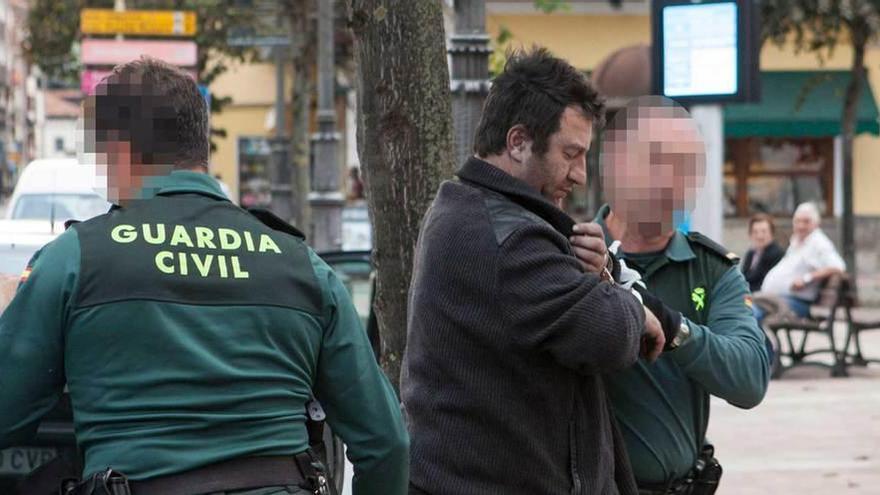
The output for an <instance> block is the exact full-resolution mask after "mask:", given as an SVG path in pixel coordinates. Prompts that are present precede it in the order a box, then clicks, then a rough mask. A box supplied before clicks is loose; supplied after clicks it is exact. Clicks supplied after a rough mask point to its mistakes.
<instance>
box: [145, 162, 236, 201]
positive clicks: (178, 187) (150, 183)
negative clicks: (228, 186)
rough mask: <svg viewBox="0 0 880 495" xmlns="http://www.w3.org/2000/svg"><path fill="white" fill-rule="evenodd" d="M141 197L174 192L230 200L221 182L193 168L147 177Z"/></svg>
mask: <svg viewBox="0 0 880 495" xmlns="http://www.w3.org/2000/svg"><path fill="white" fill-rule="evenodd" d="M140 192H141V199H150V198H153V197H155V196H164V195H173V194H186V193H193V194H201V195H204V196H209V197H211V198H214V199H218V200H222V201H229V198H228V197H226V195H225V194H223V190H222V189H220V184H219V183H218V182H217V180H216V179H214V178H213V177H211V176H210V175H208V174H205V173H201V172H193V171H191V170H175V171H173V172H171V173H170V174H168V175H160V176H155V177H145V178H144V185H143V187H142V188H141V191H140Z"/></svg>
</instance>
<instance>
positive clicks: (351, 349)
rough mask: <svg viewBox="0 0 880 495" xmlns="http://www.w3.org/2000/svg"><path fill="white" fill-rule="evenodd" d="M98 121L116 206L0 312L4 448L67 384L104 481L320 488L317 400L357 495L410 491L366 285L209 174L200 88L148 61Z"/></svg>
mask: <svg viewBox="0 0 880 495" xmlns="http://www.w3.org/2000/svg"><path fill="white" fill-rule="evenodd" d="M85 117H86V118H85V120H86V125H87V131H86V139H87V146H92V145H93V146H94V149H93V150H89V151H94V152H95V153H96V154H97V156H98V157H99V158H98V161H99V162H101V161H103V162H104V164H105V165H106V167H107V170H108V184H109V189H108V191H109V198H110V199H111V201H112V202H113V203H115V204H116V206H114V207H113V209H112V210H111V211H110V212H109V213H107V214H105V215H101V216H98V217H95V218H94V219H91V220H88V221H85V222H82V223H79V224H76V225H74V226H73V227H72V228H70V229H69V230H67V231H66V232H65V233H64V234H62V235H61V236H60V237H58V238H57V239H56V240H55V241H53V242H51V243H50V244H48V245H47V246H45V247H44V248H43V249H42V250H40V251H39V252H38V253H37V254H36V255H35V256H34V258H33V259H32V260H31V262H30V264H29V266H28V269H27V271H26V273H25V275H24V276H23V277H22V278H23V282H22V283H21V285H20V287H19V289H18V292H17V295H16V297H15V299H14V300H13V302H12V303H11V305H10V306H9V308H8V309H7V311H6V312H5V313H4V314H3V316H2V319H0V390H2V393H0V448H3V447H4V446H8V445H11V444H14V443H19V442H23V441H26V440H27V439H28V438H29V437H30V436H31V435H32V434H33V433H34V430H35V428H36V426H37V424H38V423H39V421H40V418H41V417H42V416H43V415H44V414H45V413H46V412H47V411H49V410H50V409H51V408H52V406H53V404H55V402H56V401H57V399H58V397H59V395H60V394H61V391H62V388H63V387H64V385H65V384H67V386H68V387H69V391H70V397H71V402H72V405H73V415H74V426H75V432H76V438H77V443H78V445H79V448H80V449H81V451H82V452H83V454H84V469H83V474H84V478H85V479H86V480H89V479H91V480H92V481H96V482H97V484H98V485H100V484H101V483H102V482H103V481H104V480H103V478H104V477H105V476H106V475H110V479H111V480H113V479H116V480H118V479H120V477H119V476H117V475H115V474H113V473H110V472H109V471H107V469H108V467H109V468H112V470H113V472H114V473H116V472H118V473H121V474H122V475H124V476H127V478H128V480H129V484H130V488H131V492H132V493H134V494H135V495H138V494H163V495H170V494H189V493H206V492H211V493H215V492H220V493H239V491H242V493H244V491H247V490H256V489H259V490H256V491H253V493H260V494H263V493H313V492H314V493H317V491H318V490H319V488H320V486H319V485H320V484H321V480H322V478H323V475H322V473H321V472H320V471H319V470H317V469H315V465H314V464H312V463H311V462H310V461H312V459H311V458H310V457H309V456H307V455H303V454H302V453H303V452H304V451H306V449H307V447H308V435H307V431H306V424H305V415H306V403H307V401H309V398H310V396H311V395H312V393H314V395H315V396H317V398H318V399H319V400H320V401H321V403H322V404H323V406H324V408H325V410H326V414H327V419H328V421H329V424H330V425H331V426H332V428H333V431H334V432H335V433H336V434H338V435H339V436H340V437H341V438H342V439H343V440H344V441H345V443H346V444H347V446H348V456H349V458H350V459H351V461H352V463H353V464H354V469H355V476H354V483H353V493H355V494H381V495H386V494H402V493H405V490H406V486H407V483H408V464H407V463H408V437H407V434H406V431H405V429H404V427H403V424H402V420H401V416H400V409H399V403H398V400H397V398H396V397H395V394H394V392H393V389H392V388H391V386H390V385H389V383H388V381H387V380H386V379H385V377H384V375H383V374H382V372H381V370H380V369H379V368H378V366H377V364H376V361H375V358H374V357H373V353H372V350H371V347H370V343H369V342H368V340H367V336H366V333H365V332H364V330H363V328H362V326H361V323H360V320H359V318H358V315H357V313H356V312H355V309H354V307H353V305H352V302H351V300H350V298H349V295H348V293H347V292H346V290H345V288H344V287H343V285H342V284H341V283H340V281H339V279H338V278H337V276H336V275H335V274H334V272H333V271H332V270H331V269H330V268H329V267H328V265H326V264H325V263H324V262H322V261H321V259H320V258H318V256H317V255H316V254H315V253H314V252H313V251H312V250H311V249H309V247H308V246H307V245H306V244H305V242H304V240H303V238H302V237H301V235H300V234H298V233H297V232H296V230H295V229H293V228H292V227H290V226H288V225H286V224H285V223H283V222H281V221H280V220H277V218H274V217H271V216H270V215H265V214H263V215H262V216H261V218H262V221H261V220H260V219H258V218H257V217H256V216H254V215H252V214H250V213H249V212H247V211H245V210H242V209H240V208H239V207H237V206H235V205H233V204H232V203H231V202H230V201H229V199H228V198H227V197H226V196H225V195H224V194H223V193H222V192H221V190H220V188H219V186H218V185H217V181H215V180H214V179H213V178H212V177H211V176H209V175H207V174H206V172H207V168H206V166H205V165H206V164H207V163H208V118H207V111H206V106H205V101H204V99H203V98H202V96H201V95H200V94H199V91H198V89H197V87H196V85H195V83H194V82H193V81H192V80H191V79H190V78H189V77H188V76H187V75H186V74H184V73H183V72H181V71H180V70H178V69H176V68H173V67H171V66H169V65H167V64H165V63H162V62H159V61H156V60H153V59H149V58H142V59H140V60H137V61H134V62H131V63H128V64H125V65H122V66H119V67H117V68H116V69H115V70H114V72H113V74H112V75H111V76H109V77H108V78H107V79H106V80H105V81H104V82H103V83H102V84H101V85H100V86H99V87H98V89H97V90H96V95H95V96H93V97H91V98H90V99H89V100H88V101H87V102H86V105H85ZM89 143H91V144H89ZM99 166H100V164H99ZM96 473H98V475H97V476H93V475H95V474H96ZM273 487H274V489H273ZM237 490H238V491H237ZM81 493H91V488H90V487H86V488H84V489H82V491H81ZM94 493H102V492H100V491H95V492H94ZM248 493H251V492H248ZM322 493H323V492H322Z"/></svg>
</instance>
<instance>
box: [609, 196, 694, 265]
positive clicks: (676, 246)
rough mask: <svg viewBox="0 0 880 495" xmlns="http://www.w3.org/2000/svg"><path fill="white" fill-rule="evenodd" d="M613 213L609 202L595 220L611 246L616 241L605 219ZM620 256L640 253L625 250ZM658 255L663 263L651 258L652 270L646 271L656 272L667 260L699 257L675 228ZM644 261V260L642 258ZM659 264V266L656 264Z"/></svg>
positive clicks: (625, 256)
mask: <svg viewBox="0 0 880 495" xmlns="http://www.w3.org/2000/svg"><path fill="white" fill-rule="evenodd" d="M609 213H611V207H610V206H609V205H607V204H605V205H602V207H601V208H599V212H598V213H597V214H596V218H595V222H596V223H598V224H599V225H600V226H601V227H602V232H603V233H604V234H605V244H606V245H608V246H610V245H611V244H612V243H613V242H614V238H613V237H612V236H611V233H610V232H609V231H608V226H607V225H606V224H605V219H606V218H608V214H609ZM617 255H618V257H619V258H623V259H627V257H628V256H629V257H639V256H638V255H639V253H629V254H628V253H626V252H624V251H618V253H617ZM657 255H658V256H661V257H662V259H663V261H664V262H663V263H662V264H658V263H654V261H656V260H651V261H650V262H649V263H647V264H648V265H650V268H651V269H650V270H648V269H646V272H654V271H656V270H657V269H658V268H660V266H662V265H664V264H666V263H667V262H670V261H671V262H676V263H680V262H683V261H688V260H692V259H694V258H696V257H697V255H696V254H694V250H693V249H691V245H690V243H689V242H688V240H687V236H686V235H685V234H683V233H681V231H679V230H678V229H676V230H675V233H674V234H673V235H672V239H670V240H669V243H668V244H666V248H665V249H664V250H663V251H662V253H658V254H657ZM642 261H644V260H642ZM654 265H657V266H654ZM649 275H650V273H646V276H649Z"/></svg>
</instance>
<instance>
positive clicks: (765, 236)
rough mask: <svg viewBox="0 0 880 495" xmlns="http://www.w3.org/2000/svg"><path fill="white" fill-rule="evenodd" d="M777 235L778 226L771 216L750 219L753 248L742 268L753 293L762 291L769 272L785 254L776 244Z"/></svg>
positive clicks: (757, 216)
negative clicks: (762, 285)
mask: <svg viewBox="0 0 880 495" xmlns="http://www.w3.org/2000/svg"><path fill="white" fill-rule="evenodd" d="M775 235H776V225H775V224H774V223H773V217H771V216H770V215H767V214H766V213H758V214H756V215H754V216H752V218H750V219H749V242H750V243H751V248H749V250H748V251H747V252H746V255H745V256H744V257H743V261H742V264H741V266H740V267H741V269H742V272H743V275H744V276H745V277H746V281H747V282H748V283H749V290H751V291H752V292H757V291H759V290H761V284H762V283H763V282H764V277H766V276H767V272H769V271H770V269H771V268H773V267H774V266H776V264H777V263H779V260H781V259H782V256H783V255H784V254H785V251H784V250H783V249H782V248H781V247H780V246H779V243H777V242H776V239H775Z"/></svg>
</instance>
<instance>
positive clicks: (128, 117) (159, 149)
mask: <svg viewBox="0 0 880 495" xmlns="http://www.w3.org/2000/svg"><path fill="white" fill-rule="evenodd" d="M85 112H86V117H87V125H89V126H94V129H89V131H92V130H93V131H94V133H95V134H94V143H95V144H96V145H100V144H101V143H107V142H111V141H127V142H129V143H130V146H131V153H132V155H133V159H134V161H136V162H137V163H140V164H144V165H173V166H174V167H175V168H190V167H193V166H198V165H203V166H207V164H208V154H209V149H210V147H209V141H208V109H207V105H206V102H205V99H204V98H203V97H202V94H201V92H200V91H199V88H198V87H197V86H196V83H195V81H193V80H192V78H191V77H190V76H189V75H187V74H186V73H185V72H183V71H182V70H181V69H178V68H177V67H174V66H172V65H170V64H167V63H165V62H162V61H160V60H156V59H154V58H150V57H146V56H144V57H141V58H140V59H138V60H134V61H132V62H129V63H127V64H122V65H118V66H116V68H114V69H113V72H112V73H111V74H110V75H109V76H107V77H106V78H104V80H102V81H101V83H100V84H98V86H97V87H96V88H95V94H94V95H93V96H92V97H90V98H89V100H87V102H86V109H85ZM98 151H100V149H99V150H98Z"/></svg>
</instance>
